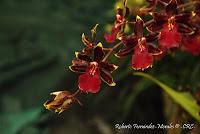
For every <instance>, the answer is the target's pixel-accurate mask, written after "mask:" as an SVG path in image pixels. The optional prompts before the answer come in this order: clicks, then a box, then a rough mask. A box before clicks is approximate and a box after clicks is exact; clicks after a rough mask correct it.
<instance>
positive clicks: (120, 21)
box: [104, 7, 129, 43]
mask: <svg viewBox="0 0 200 134" xmlns="http://www.w3.org/2000/svg"><path fill="white" fill-rule="evenodd" d="M128 15H129V8H127V7H126V12H125V15H123V9H121V8H118V9H117V14H116V17H115V24H114V26H113V27H112V31H111V34H105V35H104V38H105V40H106V42H108V43H113V42H115V40H116V39H117V38H120V37H121V35H122V34H123V32H124V28H125V25H126V17H127V16H128Z"/></svg>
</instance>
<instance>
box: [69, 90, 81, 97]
mask: <svg viewBox="0 0 200 134" xmlns="http://www.w3.org/2000/svg"><path fill="white" fill-rule="evenodd" d="M79 93H80V90H77V91H76V92H75V93H73V94H72V95H71V96H72V97H75V96H77V95H78V94H79Z"/></svg>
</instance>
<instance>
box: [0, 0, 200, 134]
mask: <svg viewBox="0 0 200 134" xmlns="http://www.w3.org/2000/svg"><path fill="white" fill-rule="evenodd" d="M115 2H116V1H110V0H84V1H81V0H1V1H0V92H1V93H0V134H94V133H95V134H114V133H118V134H120V133H148V134H149V133H151V132H150V131H149V130H143V131H140V132H139V131H137V130H117V129H115V124H117V123H119V124H120V123H121V124H122V123H125V124H129V123H130V124H134V123H136V124H150V123H153V124H157V123H164V124H166V123H168V122H169V121H174V120H175V119H177V118H179V117H180V115H179V114H177V109H178V108H177V106H176V105H175V104H174V103H172V102H171V100H170V99H169V97H168V96H166V95H165V94H163V93H162V92H161V90H159V88H158V87H157V86H155V85H154V84H153V83H151V82H150V81H148V80H144V79H140V78H139V77H136V76H133V75H132V72H133V70H131V69H130V57H129V58H127V59H124V60H118V59H116V58H115V57H111V59H110V60H111V62H112V63H117V64H119V65H120V68H119V70H117V71H116V72H115V73H114V74H113V76H114V79H115V80H116V82H117V86H116V87H112V88H110V87H108V86H107V85H106V84H102V89H101V92H99V93H98V94H86V95H84V96H82V97H81V98H80V101H81V102H82V103H83V107H80V106H79V105H74V106H73V107H72V108H70V109H69V110H67V111H65V112H64V113H62V114H61V115H57V114H54V113H53V112H50V111H48V110H46V109H45V108H44V107H43V103H44V102H45V101H46V100H47V99H49V98H50V96H49V94H50V93H51V92H54V91H59V90H69V91H72V92H74V91H76V90H77V78H78V74H75V73H72V72H71V71H70V70H69V69H68V66H69V65H70V64H71V60H72V59H73V58H74V52H75V51H80V50H81V48H83V44H82V42H81V34H82V33H83V32H85V33H87V34H89V32H90V29H91V28H92V27H93V26H94V25H95V24H96V23H99V24H100V26H99V27H98V30H97V31H98V40H99V41H102V42H103V43H104V44H105V46H106V45H108V44H106V43H105V42H104V41H103V38H102V37H103V33H104V32H105V27H106V25H107V24H109V23H110V24H112V22H113V20H114V13H115V11H114V10H113V9H114V8H113V7H114V5H115ZM199 68H200V62H199V57H193V56H191V55H189V54H185V53H182V52H180V53H178V54H177V55H176V56H174V55H173V54H169V56H167V57H165V58H164V59H163V60H162V61H160V62H159V63H156V64H155V66H154V68H153V69H149V70H148V71H149V73H151V74H153V75H154V76H155V77H157V78H160V79H161V80H162V81H163V82H165V83H166V84H168V85H170V86H172V87H174V88H176V89H178V87H179V88H180V89H181V87H184V86H186V85H188V84H189V85H192V86H194V87H197V86H198V84H199V74H200V71H199V70H200V69H199ZM143 91H145V92H143ZM176 114H177V115H176ZM172 117H173V118H172ZM152 133H158V134H160V133H166V131H165V130H154V132H153V131H152Z"/></svg>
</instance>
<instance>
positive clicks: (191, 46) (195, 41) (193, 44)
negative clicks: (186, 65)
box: [183, 35, 200, 55]
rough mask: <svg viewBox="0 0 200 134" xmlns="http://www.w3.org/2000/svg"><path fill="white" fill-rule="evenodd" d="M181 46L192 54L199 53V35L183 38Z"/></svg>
mask: <svg viewBox="0 0 200 134" xmlns="http://www.w3.org/2000/svg"><path fill="white" fill-rule="evenodd" d="M183 48H184V49H185V50H186V51H187V52H189V53H191V54H193V55H199V54H200V35H197V36H194V37H186V38H183Z"/></svg>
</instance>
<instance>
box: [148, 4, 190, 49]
mask: <svg viewBox="0 0 200 134" xmlns="http://www.w3.org/2000/svg"><path fill="white" fill-rule="evenodd" d="M151 15H152V16H153V18H154V22H152V23H151V24H150V25H149V26H148V27H147V29H148V30H149V31H151V32H152V31H153V32H160V33H161V34H160V37H159V39H158V41H159V45H160V46H161V47H162V48H165V49H166V50H167V49H170V48H176V47H179V45H180V43H181V39H182V34H192V33H193V32H194V31H193V29H192V28H191V27H190V25H189V21H190V20H191V17H192V13H189V12H184V13H178V9H177V1H176V0H171V1H170V2H169V4H168V5H167V6H166V8H165V13H157V12H153V13H151Z"/></svg>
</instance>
